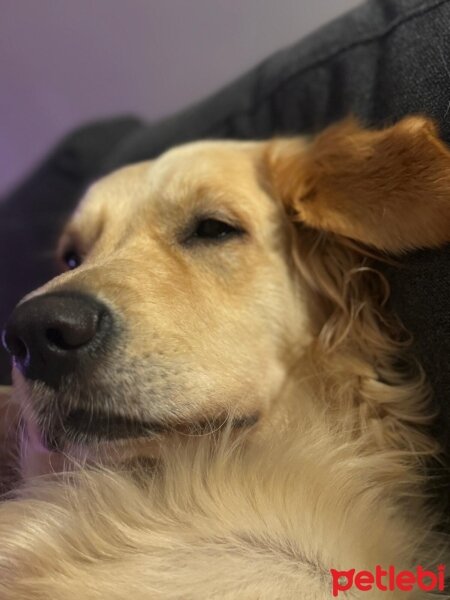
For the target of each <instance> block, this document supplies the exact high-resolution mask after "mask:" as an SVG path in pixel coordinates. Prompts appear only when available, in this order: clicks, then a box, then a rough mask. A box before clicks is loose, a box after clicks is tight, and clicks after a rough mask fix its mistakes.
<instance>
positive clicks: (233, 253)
mask: <svg viewBox="0 0 450 600" xmlns="http://www.w3.org/2000/svg"><path fill="white" fill-rule="evenodd" d="M442 156H444V158H445V169H444V167H443V166H442V165H443V162H442V160H443V159H442ZM424 157H425V158H424ZM447 165H448V156H447V154H446V150H445V149H444V147H443V146H442V145H441V144H440V142H438V141H437V138H436V135H435V132H434V129H433V127H432V126H431V125H430V123H429V122H428V121H426V120H423V119H420V118H416V119H408V120H407V121H406V122H405V121H404V122H401V123H400V124H399V125H397V126H395V127H393V128H390V129H387V130H384V131H383V132H367V131H365V130H362V129H360V128H359V127H358V126H357V125H356V124H355V123H353V122H347V123H345V124H344V125H341V126H338V127H337V128H336V127H335V128H332V129H330V130H329V131H328V132H325V134H322V136H320V137H319V138H318V139H316V140H315V141H307V140H301V139H294V140H275V141H272V142H267V143H265V142H262V143H243V142H215V141H212V142H197V143H193V144H189V145H186V146H182V147H179V148H176V149H173V150H170V151H168V152H167V153H166V154H164V155H162V156H161V157H160V158H158V159H157V160H155V161H150V162H146V163H142V164H138V165H133V166H130V167H126V168H124V169H121V170H120V171H117V172H115V173H113V174H112V175H110V176H108V177H106V178H104V179H102V180H100V181H99V182H97V183H96V184H95V185H93V186H92V187H91V188H90V189H89V190H88V192H87V194H86V196H85V197H84V199H83V200H82V202H81V204H80V206H79V207H78V209H77V210H76V212H75V214H74V215H73V217H72V218H71V220H70V222H69V223H68V225H67V227H66V229H65V231H64V233H63V235H62V238H61V241H60V245H59V250H58V256H59V260H60V262H61V264H62V265H63V267H62V270H63V272H62V274H61V275H60V276H58V277H57V278H55V279H54V280H52V281H51V282H49V283H48V284H47V285H45V286H44V287H42V288H40V289H39V290H37V291H35V292H33V293H32V294H30V295H29V296H27V297H26V298H25V299H24V300H23V301H22V302H21V303H20V304H19V306H18V307H17V308H16V309H15V311H14V313H13V315H12V317H11V319H10V321H9V324H8V326H7V328H6V332H5V336H4V339H5V343H6V346H7V347H8V349H9V350H10V352H11V354H12V355H13V357H14V381H15V384H16V387H17V388H18V389H19V396H20V398H21V400H20V401H21V403H22V405H23V408H24V415H25V419H26V421H27V422H28V423H29V426H30V428H31V429H33V430H35V431H37V432H38V436H39V437H40V439H41V442H43V443H44V445H45V446H47V447H50V448H58V449H67V447H68V444H74V443H75V444H80V443H81V444H83V443H89V442H91V441H93V440H95V441H98V440H102V439H105V440H112V439H123V438H127V437H128V438H145V439H151V438H152V437H154V436H155V434H166V433H168V432H170V430H172V429H177V430H179V429H183V428H185V427H188V428H189V429H190V428H192V427H200V428H201V427H202V426H203V425H204V424H205V423H209V424H210V425H211V424H214V423H217V422H220V421H221V420H223V419H224V418H225V417H226V416H229V415H231V417H232V419H233V420H234V422H235V423H236V424H237V425H246V424H250V423H253V422H255V421H256V420H258V419H263V418H264V415H265V414H267V412H268V411H269V409H270V407H271V406H272V404H273V402H274V400H275V399H276V398H277V397H278V395H279V392H280V389H281V388H282V386H283V384H284V382H285V380H286V377H287V374H288V371H289V368H290V361H292V358H293V357H294V359H295V360H297V361H298V360H301V356H302V355H303V354H304V352H305V350H306V349H307V348H308V346H309V345H310V344H311V342H312V341H313V340H314V339H315V338H316V337H317V335H318V331H319V330H320V327H321V326H322V325H323V318H324V316H323V314H322V313H320V314H321V317H320V318H318V314H319V312H320V311H318V310H317V308H318V306H317V305H318V303H319V299H318V298H317V290H314V285H313V284H311V281H307V278H305V277H304V276H303V275H302V272H301V269H299V268H298V256H297V260H294V259H293V252H292V249H293V247H294V246H295V247H296V248H298V247H299V243H300V242H301V239H300V238H301V237H302V235H303V234H305V235H306V233H304V232H305V230H303V229H302V228H301V227H300V228H299V227H297V226H294V224H293V222H294V221H299V220H300V221H302V222H303V223H304V224H306V225H310V226H312V227H314V228H316V229H317V230H318V231H328V232H331V233H332V234H333V233H338V234H340V235H342V236H347V237H349V238H353V239H356V240H359V241H362V242H367V243H370V244H372V245H373V246H376V247H379V248H383V249H388V250H389V249H392V250H401V249H403V248H405V247H408V245H421V244H422V242H423V244H424V245H430V244H434V243H440V242H441V241H442V240H441V238H442V237H445V235H447V234H448V209H447V213H445V214H446V215H447V216H446V218H447V221H446V223H447V225H444V226H443V225H442V224H443V222H444V221H443V215H444V211H443V209H442V210H441V222H440V223H438V222H437V221H436V223H435V222H434V221H433V223H432V227H431V226H430V227H428V228H427V229H426V231H427V233H426V234H423V235H424V238H423V240H422V238H420V235H419V233H418V225H417V223H416V221H415V220H414V218H413V216H414V212H416V213H417V214H419V213H420V219H421V229H422V230H423V219H424V213H423V211H422V212H420V211H419V208H417V205H418V203H419V200H420V194H421V192H423V191H424V190H427V191H432V192H433V193H434V195H435V196H436V197H438V199H437V201H438V202H441V201H442V202H443V201H444V200H442V198H441V196H442V195H443V193H444V191H445V194H446V193H447V190H448V189H450V188H449V187H448V185H449V183H450V181H447V180H448V179H449V177H448V172H447V171H448V166H447ZM419 167H420V168H419ZM443 169H444V170H445V178H446V180H445V181H444V179H445V178H444V177H443ZM436 174H438V175H439V178H437V177H436ZM437 180H439V184H437V183H436V181H437ZM439 186H441V187H442V190H441V189H440V187H439ZM446 186H447V187H446ZM437 188H439V189H437ZM437 192H439V193H440V194H441V196H439V194H438V193H437ZM355 194H356V195H357V197H355ZM445 201H447V197H446V198H445ZM399 202H400V205H401V206H400V208H402V207H403V208H404V207H405V206H407V207H408V211H407V214H404V215H402V216H401V219H402V220H401V221H399V214H398V204H399ZM386 210H389V212H388V217H387V218H385V216H386ZM435 212H436V211H435ZM427 214H428V213H427ZM434 214H435V213H434V212H433V211H431V212H430V215H431V216H430V217H429V219H430V220H431V219H433V218H434V217H433V215H434ZM411 215H413V216H411ZM416 220H417V219H416ZM408 221H410V224H409V225H408ZM430 223H431V221H430ZM440 226H442V227H443V228H444V229H445V228H446V229H445V231H446V232H447V233H445V231H444V232H443V233H442V232H441V229H439V227H440ZM408 227H409V229H408ZM425 227H426V224H425ZM431 234H433V235H434V236H435V237H434V238H432V239H431V238H430V239H428V238H427V237H426V236H427V235H428V236H431ZM439 236H440V237H439ZM438 238H439V239H438ZM300 260H302V259H301V257H300ZM321 319H322V322H320V320H321Z"/></svg>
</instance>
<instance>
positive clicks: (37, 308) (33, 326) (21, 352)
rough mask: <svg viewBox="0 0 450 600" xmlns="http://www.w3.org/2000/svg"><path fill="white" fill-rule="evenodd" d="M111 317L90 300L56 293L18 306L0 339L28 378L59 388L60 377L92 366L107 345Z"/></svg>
mask: <svg viewBox="0 0 450 600" xmlns="http://www.w3.org/2000/svg"><path fill="white" fill-rule="evenodd" d="M112 323H113V321H112V315H111V312H110V311H109V309H108V308H107V307H106V306H105V305H104V304H102V303H100V302H99V301H98V300H96V299H95V298H93V297H91V296H89V295H87V294H82V293H79V292H55V293H51V294H45V295H42V296H37V297H35V298H31V300H27V301H26V302H24V303H23V304H19V306H17V307H16V309H15V310H14V311H13V313H12V315H11V317H10V318H9V321H8V323H7V324H6V328H5V331H4V333H3V343H4V345H5V347H6V349H7V350H8V352H9V353H10V354H11V355H12V356H13V359H14V362H15V364H16V365H17V366H18V368H19V369H20V370H21V371H22V373H23V374H24V375H25V377H27V378H28V379H33V380H39V381H43V382H44V383H46V384H47V385H49V386H50V387H52V388H58V387H59V385H60V383H61V379H62V378H63V377H64V376H65V375H68V374H72V373H74V372H78V371H80V369H81V368H82V367H83V366H85V365H86V364H92V360H93V359H95V358H96V357H97V356H98V355H99V353H101V352H102V351H103V350H104V349H105V348H106V346H107V344H108V341H109V340H110V338H111V333H112Z"/></svg>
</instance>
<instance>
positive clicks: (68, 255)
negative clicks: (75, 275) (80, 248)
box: [62, 250, 82, 271]
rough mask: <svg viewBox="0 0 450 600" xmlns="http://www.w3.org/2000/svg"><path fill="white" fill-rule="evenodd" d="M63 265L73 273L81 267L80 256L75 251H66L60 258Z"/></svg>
mask: <svg viewBox="0 0 450 600" xmlns="http://www.w3.org/2000/svg"><path fill="white" fill-rule="evenodd" d="M62 260H63V263H64V264H65V265H66V267H67V268H68V269H69V271H73V269H76V268H77V267H79V266H80V265H81V262H82V261H81V256H80V255H79V254H78V252H76V251H75V250H67V251H66V252H65V253H64V254H63V257H62Z"/></svg>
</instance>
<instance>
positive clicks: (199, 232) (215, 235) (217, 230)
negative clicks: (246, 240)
mask: <svg viewBox="0 0 450 600" xmlns="http://www.w3.org/2000/svg"><path fill="white" fill-rule="evenodd" d="M243 233H244V231H243V230H242V229H240V228H239V227H237V226H236V225H231V224H230V223H226V222H225V221H220V220H219V219H202V220H201V221H198V223H197V225H196V227H195V229H194V231H193V232H192V234H191V235H190V236H189V238H190V240H205V241H208V240H211V241H222V240H223V241H224V240H226V239H228V238H230V237H234V236H238V235H242V234H243Z"/></svg>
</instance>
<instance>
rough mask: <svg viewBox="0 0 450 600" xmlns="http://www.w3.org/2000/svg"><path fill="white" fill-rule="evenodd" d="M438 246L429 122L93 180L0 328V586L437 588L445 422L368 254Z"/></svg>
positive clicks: (301, 591)
mask: <svg viewBox="0 0 450 600" xmlns="http://www.w3.org/2000/svg"><path fill="white" fill-rule="evenodd" d="M449 241H450V153H449V151H448V149H447V148H446V147H445V145H444V144H443V143H442V142H441V141H440V140H439V138H438V134H437V130H436V128H435V126H434V124H433V123H432V122H431V121H429V120H428V119H426V118H423V117H408V118H405V119H403V120H402V121H400V122H398V123H397V124H395V125H393V126H391V127H388V128H385V129H383V130H380V131H372V130H367V129H364V128H362V127H361V126H359V125H358V123H357V122H356V121H354V120H352V119H348V120H346V121H344V122H342V123H339V124H337V125H334V126H332V127H330V128H328V129H327V130H325V131H324V132H323V133H322V134H320V135H318V136H317V137H315V138H306V137H304V138H292V139H274V140H270V141H267V142H235V141H202V142H196V143H191V144H188V145H185V146H181V147H179V148H175V149H172V150H170V151H168V152H166V153H165V154H163V155H162V156H161V157H159V158H158V159H156V160H154V161H149V162H145V163H141V164H136V165H132V166H129V167H126V168H123V169H121V170H119V171H117V172H115V173H113V174H111V175H109V176H107V177H105V178H104V179H102V180H100V181H99V182H97V183H95V184H94V185H93V186H92V187H91V188H90V189H89V190H88V192H87V193H86V195H85V197H84V198H83V200H82V201H81V203H80V205H79V207H78V209H77V210H76V212H75V214H74V215H73V216H72V218H71V219H70V222H69V223H68V225H67V227H66V229H65V231H64V232H63V235H62V237H61V241H60V244H59V249H58V256H59V261H60V263H61V265H62V273H61V275H59V276H58V277H56V278H55V279H54V280H52V281H50V282H49V283H48V284H46V285H45V286H43V287H42V288H40V289H38V290H37V291H35V292H33V293H31V294H30V295H28V296H27V297H26V298H25V299H24V300H23V301H22V302H21V303H20V304H19V305H18V306H17V307H16V309H15V310H14V312H13V314H12V315H11V318H10V320H9V322H8V324H7V326H6V329H5V332H4V343H5V345H6V347H7V348H8V350H9V351H10V353H11V355H12V358H13V383H14V385H13V391H12V394H11V398H10V399H8V400H7V401H6V400H5V401H4V402H3V408H2V410H3V413H2V420H3V427H2V436H3V447H4V449H5V450H4V460H3V471H4V481H7V483H4V487H5V488H6V487H9V488H13V489H12V490H11V489H10V491H9V492H8V493H7V494H6V495H5V496H4V502H2V503H1V504H0V598H1V600H50V599H52V600H75V599H76V600H78V599H86V600H100V599H106V598H107V599H108V600H119V599H120V600H122V599H127V598H133V599H137V600H141V599H142V600H144V599H146V600H147V599H148V600H150V599H155V600H157V599H168V600H175V599H180V600H181V599H183V600H205V599H215V598H217V599H219V598H224V599H228V600H231V599H233V600H237V599H239V600H240V599H248V600H266V599H267V600H277V599H279V600H288V599H302V600H325V599H327V598H332V597H340V598H348V599H351V598H361V599H364V598H367V599H369V598H382V599H386V600H388V599H391V598H402V599H404V598H408V599H413V598H417V599H421V598H428V597H430V598H431V597H433V596H434V594H437V593H438V592H440V591H442V589H443V579H444V576H445V566H446V561H447V559H448V545H447V540H446V537H445V535H444V534H443V533H442V527H441V528H440V518H441V515H440V514H439V510H438V509H437V508H436V505H433V504H432V503H430V497H429V496H430V494H429V492H428V487H427V484H428V483H429V481H427V479H428V478H427V473H428V472H429V466H430V465H433V464H435V465H436V464H438V462H439V461H442V460H443V458H442V456H441V451H440V448H439V446H438V444H437V442H436V441H435V440H434V439H433V437H432V436H431V434H430V431H429V430H430V425H431V424H432V421H433V419H434V416H435V415H434V410H433V409H432V407H431V404H430V394H429V390H428V387H427V384H426V382H425V381H424V377H423V375H422V373H421V371H420V369H419V368H418V367H412V368H411V369H406V368H405V363H404V360H403V357H404V354H405V352H407V350H406V348H405V347H406V345H407V344H406V337H405V335H404V333H403V332H402V329H401V326H400V325H399V324H398V323H397V322H396V319H395V318H394V317H393V316H391V315H389V311H388V309H387V308H386V300H387V296H388V286H387V283H386V281H385V279H384V278H383V276H382V275H381V274H380V273H379V272H378V270H377V257H378V258H379V257H380V256H383V257H386V256H387V255H390V256H392V255H395V254H398V253H403V252H405V251H407V250H410V249H414V248H422V247H438V246H441V245H444V244H446V243H447V242H449ZM4 395H5V396H8V398H9V391H5V392H4ZM8 461H10V463H9V462H8ZM11 473H15V474H16V481H15V482H14V483H13V482H12V480H13V479H14V477H13V476H12V475H11Z"/></svg>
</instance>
